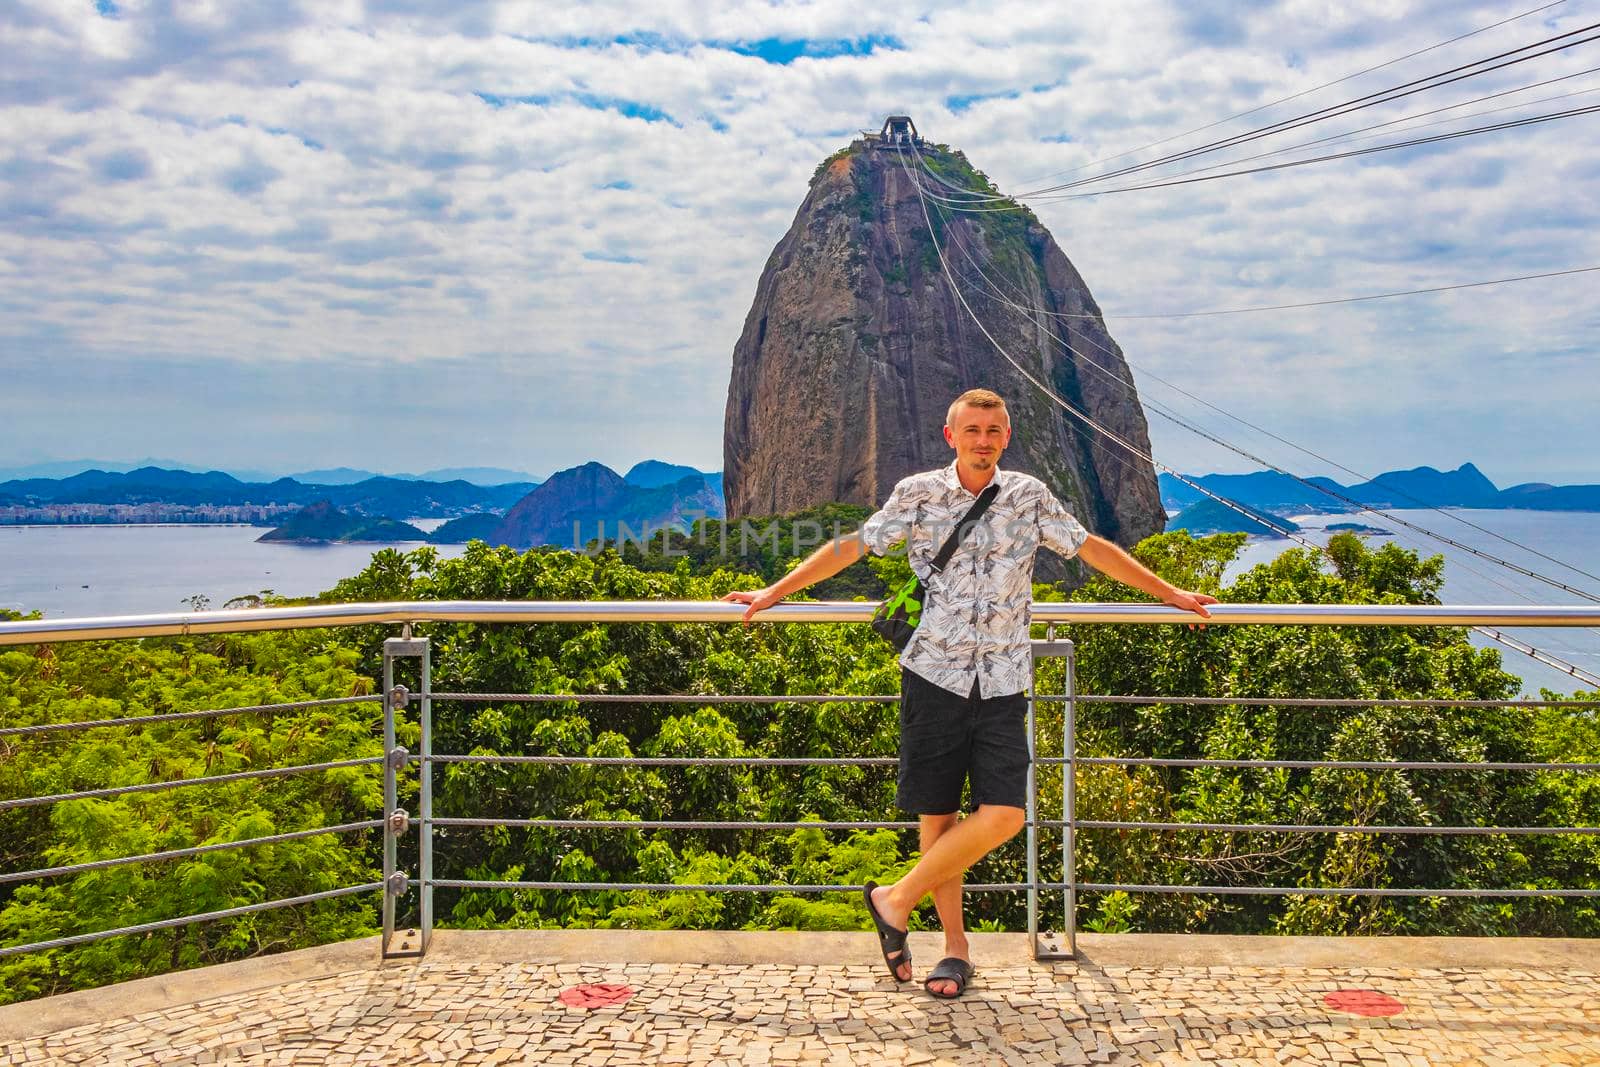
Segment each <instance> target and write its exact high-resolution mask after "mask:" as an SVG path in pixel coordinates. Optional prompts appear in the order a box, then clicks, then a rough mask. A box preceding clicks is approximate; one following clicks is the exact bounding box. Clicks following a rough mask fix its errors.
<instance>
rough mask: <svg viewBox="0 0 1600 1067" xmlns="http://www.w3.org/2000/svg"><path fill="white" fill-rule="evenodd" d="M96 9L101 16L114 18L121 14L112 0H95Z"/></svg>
mask: <svg viewBox="0 0 1600 1067" xmlns="http://www.w3.org/2000/svg"><path fill="white" fill-rule="evenodd" d="M94 9H95V11H96V12H97V13H98V14H99V15H100V17H101V18H107V19H114V18H116V17H117V16H118V15H119V14H121V12H119V11H118V10H117V5H116V4H114V3H112V0H94Z"/></svg>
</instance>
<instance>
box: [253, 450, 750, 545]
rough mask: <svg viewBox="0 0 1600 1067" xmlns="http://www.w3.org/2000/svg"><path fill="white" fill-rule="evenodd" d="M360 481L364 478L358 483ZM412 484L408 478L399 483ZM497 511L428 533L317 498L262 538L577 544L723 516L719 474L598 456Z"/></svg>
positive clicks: (640, 534)
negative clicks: (622, 467)
mask: <svg viewBox="0 0 1600 1067" xmlns="http://www.w3.org/2000/svg"><path fill="white" fill-rule="evenodd" d="M358 484H360V485H365V484H367V483H365V482H363V483H358ZM401 484H412V483H401ZM521 488H524V489H527V492H526V493H525V494H524V495H522V496H521V497H520V498H519V499H518V500H516V501H515V502H514V503H513V504H512V505H511V507H510V508H509V509H508V510H506V511H505V513H504V514H501V513H500V512H499V511H498V510H489V509H485V510H481V511H475V512H473V513H471V514H467V515H462V516H460V517H458V518H454V519H451V520H450V521H449V522H446V523H445V524H444V525H442V526H440V527H439V528H438V529H437V530H435V531H433V533H432V534H431V535H428V534H423V533H422V532H421V531H420V530H418V529H416V528H415V527H413V526H408V525H406V524H405V523H402V522H395V521H393V520H391V519H381V520H378V521H377V524H375V523H374V521H373V520H372V519H370V518H366V517H363V516H361V515H357V514H351V513H349V512H346V511H342V510H340V509H339V508H338V507H336V506H335V505H334V503H333V501H332V500H331V499H322V500H318V501H316V502H315V503H313V504H311V505H309V506H308V507H306V508H303V509H302V510H300V511H299V512H297V513H295V514H294V515H293V516H291V517H290V519H289V520H288V521H287V522H285V523H284V524H283V525H282V526H280V527H278V528H277V529H275V530H273V531H272V532H271V533H269V534H267V535H265V536H264V537H262V538H261V540H263V541H298V542H307V541H374V540H395V541H406V540H417V541H420V540H427V541H431V542H433V543H434V544H463V543H465V542H467V541H472V540H479V541H487V542H488V543H489V544H491V545H510V546H511V547H513V548H534V547H537V546H540V545H555V546H558V547H561V548H572V549H577V548H582V547H583V546H584V545H585V544H586V543H587V542H589V541H591V540H595V539H615V538H617V537H618V536H620V535H621V534H622V533H623V527H624V526H625V527H626V532H627V533H628V534H630V535H633V536H637V537H639V538H641V539H642V538H644V537H646V536H647V535H649V534H652V533H654V532H656V531H659V530H661V529H662V528H663V527H667V526H672V527H675V528H677V529H679V530H686V529H688V528H689V526H690V525H691V524H692V523H693V521H694V520H695V519H697V518H721V517H722V515H723V507H722V485H721V476H720V475H707V474H704V473H702V472H700V471H697V470H695V469H694V468H693V467H680V466H675V465H673V464H669V463H661V462H659V461H657V460H647V461H645V462H644V463H640V464H638V465H636V466H634V467H633V468H632V469H631V470H630V471H628V473H627V475H625V476H624V475H619V474H618V473H617V472H616V471H614V470H612V469H611V468H610V467H607V466H605V465H604V464H602V463H585V464H583V465H582V466H578V467H572V468H570V469H568V470H564V471H557V472H556V473H555V474H552V475H551V476H550V477H549V478H548V479H546V480H545V481H544V482H543V483H541V484H540V485H538V486H535V487H532V488H528V487H527V486H523V487H521Z"/></svg>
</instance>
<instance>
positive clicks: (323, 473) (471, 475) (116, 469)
mask: <svg viewBox="0 0 1600 1067" xmlns="http://www.w3.org/2000/svg"><path fill="white" fill-rule="evenodd" d="M650 462H654V461H653V460H652V461H650ZM150 467H156V468H160V469H162V470H169V471H181V472H188V473H190V474H205V473H209V472H208V471H206V470H202V469H201V468H199V467H193V466H190V465H189V464H187V463H180V462H178V461H177V460H175V459H141V460H135V461H133V462H132V463H119V462H116V461H113V460H100V459H65V460H52V461H50V462H48V463H32V464H28V465H26V466H20V467H0V482H3V481H22V480H32V479H36V478H54V479H63V478H71V477H72V476H73V475H75V474H82V473H85V472H88V471H104V472H106V473H110V474H126V473H128V472H129V471H135V470H140V469H144V468H150ZM218 473H221V472H218ZM226 473H228V474H229V475H231V476H232V477H234V478H237V479H238V480H239V481H241V482H247V483H267V482H275V481H277V480H279V479H280V478H289V479H292V480H294V481H297V482H304V483H305V484H307V485H353V484H355V483H356V482H364V481H367V480H369V479H372V478H394V479H396V480H397V481H402V482H455V481H461V482H471V483H472V484H473V485H481V486H493V485H506V484H508V483H511V482H522V483H526V484H529V485H537V484H539V483H540V482H542V481H544V479H543V478H542V477H539V476H538V475H534V474H529V473H527V472H526V471H514V470H507V469H506V468H504V467H444V468H441V469H439V470H431V471H424V472H423V473H421V474H380V473H379V472H377V471H367V470H360V469H357V468H354V467H333V468H331V469H328V470H314V471H298V472H294V473H291V474H284V475H275V474H268V473H267V472H266V471H258V470H234V471H228V472H226Z"/></svg>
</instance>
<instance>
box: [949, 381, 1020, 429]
mask: <svg viewBox="0 0 1600 1067" xmlns="http://www.w3.org/2000/svg"><path fill="white" fill-rule="evenodd" d="M963 404H970V405H971V406H972V407H975V408H985V409H992V408H999V409H1000V410H1001V411H1005V414H1006V422H1007V423H1009V422H1010V421H1011V412H1009V411H1006V402H1005V400H1004V399H1003V398H1002V397H1001V396H1000V394H999V393H997V392H995V391H994V390H992V389H968V390H967V391H966V392H964V393H962V394H961V395H960V396H958V397H956V398H955V400H954V401H952V402H951V404H950V408H949V410H948V411H946V412H945V413H944V424H945V425H946V426H953V425H954V424H955V421H956V409H957V408H959V407H961V405H963Z"/></svg>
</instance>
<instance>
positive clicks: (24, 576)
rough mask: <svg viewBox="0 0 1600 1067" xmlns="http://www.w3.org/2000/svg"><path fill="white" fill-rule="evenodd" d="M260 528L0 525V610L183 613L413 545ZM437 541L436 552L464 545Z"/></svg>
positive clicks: (310, 583) (284, 588) (318, 577)
mask: <svg viewBox="0 0 1600 1067" xmlns="http://www.w3.org/2000/svg"><path fill="white" fill-rule="evenodd" d="M421 522H422V523H423V524H426V523H427V520H421ZM413 525H417V523H413ZM263 533H266V530H265V529H263V528H262V527H259V526H199V525H170V526H161V525H149V526H0V608H9V609H11V610H13V611H41V612H43V613H44V614H45V616H46V617H47V618H55V619H60V618H79V617H83V616H93V615H143V614H151V613H157V612H168V611H185V610H187V609H188V605H186V604H185V603H184V601H185V600H186V599H187V598H189V597H192V596H195V595H200V596H204V597H207V598H208V599H209V600H210V602H211V606H212V607H213V608H220V607H221V606H222V605H223V604H224V603H226V602H227V601H228V600H229V599H231V598H233V597H236V596H243V595H248V594H251V593H259V592H261V591H262V590H263V589H271V590H273V591H274V592H276V593H278V594H280V595H283V596H308V595H311V594H313V593H320V592H322V591H323V590H326V589H330V588H332V587H333V585H334V583H336V582H337V581H338V580H339V579H341V578H347V577H349V576H350V575H352V574H355V573H357V572H359V571H360V570H361V569H362V568H363V567H365V566H366V565H367V563H368V561H370V560H371V559H372V554H373V553H374V552H376V551H378V550H379V549H380V548H384V547H394V548H416V547H418V546H417V545H415V544H402V545H393V546H384V545H379V544H367V545H286V544H280V543H273V542H266V543H259V542H257V541H256V538H258V537H260V536H261V535H262V534H263ZM437 547H438V550H439V554H440V555H442V556H445V557H453V556H458V555H460V554H461V552H462V551H463V550H464V548H465V546H463V545H439V546H437Z"/></svg>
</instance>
